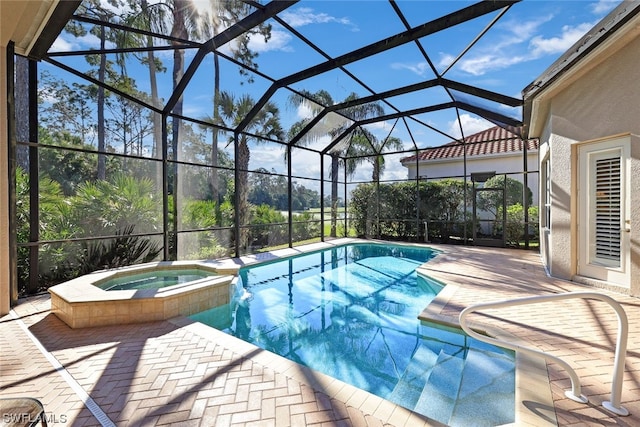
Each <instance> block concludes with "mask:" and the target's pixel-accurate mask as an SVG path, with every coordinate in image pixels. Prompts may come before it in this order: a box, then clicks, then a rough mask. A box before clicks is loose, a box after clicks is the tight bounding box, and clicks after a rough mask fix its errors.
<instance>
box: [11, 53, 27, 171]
mask: <svg viewBox="0 0 640 427" xmlns="http://www.w3.org/2000/svg"><path fill="white" fill-rule="evenodd" d="M15 70H16V71H15V73H16V74H15V76H16V77H15V78H16V83H15V87H14V89H15V115H16V140H17V141H20V142H29V60H28V59H27V58H25V57H24V56H19V55H16V56H15ZM16 164H17V166H18V167H20V168H22V169H23V170H24V171H25V172H27V173H28V172H29V147H27V146H26V145H17V146H16Z"/></svg>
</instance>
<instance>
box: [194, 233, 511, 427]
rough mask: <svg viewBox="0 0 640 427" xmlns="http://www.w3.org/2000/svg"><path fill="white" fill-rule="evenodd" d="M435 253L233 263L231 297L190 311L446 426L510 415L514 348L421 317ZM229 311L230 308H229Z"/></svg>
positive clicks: (431, 286)
mask: <svg viewBox="0 0 640 427" xmlns="http://www.w3.org/2000/svg"><path fill="white" fill-rule="evenodd" d="M434 255H435V253H434V252H433V251H431V250H429V249H426V248H418V247H411V246H400V245H378V244H352V245H346V246H341V247H336V248H331V249H327V250H324V251H320V252H314V253H309V254H306V255H301V256H296V257H293V258H286V259H282V260H278V261H276V262H270V263H266V264H260V265H256V266H253V267H247V268H242V269H241V270H240V280H239V283H238V290H237V292H236V295H235V296H234V298H233V300H232V301H231V307H228V306H227V307H218V308H214V309H210V310H207V311H204V312H201V313H198V314H195V315H193V316H191V317H192V318H193V319H194V320H197V321H200V322H202V323H205V324H208V325H210V326H213V327H215V328H217V329H220V330H222V331H224V332H226V333H228V334H230V335H234V336H236V337H238V338H241V339H243V340H245V341H248V342H250V343H253V344H255V345H257V346H259V347H261V348H264V349H266V350H269V351H272V352H275V353H277V354H280V355H282V356H284V357H286V358H288V359H290V360H293V361H295V362H298V363H301V364H303V365H306V366H308V367H310V368H313V369H315V370H317V371H320V372H323V373H325V374H327V375H330V376H332V377H334V378H337V379H340V380H342V381H344V382H346V383H349V384H352V385H354V386H356V387H359V388H361V389H364V390H367V391H369V392H371V393H373V394H376V395H378V396H380V397H383V398H385V399H387V400H390V401H393V402H395V403H397V404H399V405H402V406H404V407H406V408H408V409H411V410H413V411H415V412H418V413H421V414H423V415H426V416H428V417H430V418H432V419H435V420H438V421H440V422H443V423H445V424H449V425H452V426H469V425H474V426H484V425H486V426H493V425H499V424H505V423H511V422H513V421H514V384H515V369H514V355H513V353H512V352H510V351H508V350H504V349H501V348H497V347H494V346H490V345H488V344H485V343H482V342H479V341H477V340H474V339H472V338H470V337H468V336H467V335H465V334H464V333H463V332H462V331H460V330H458V329H454V328H447V327H443V326H438V325H436V324H430V323H425V322H420V321H419V320H418V319H417V316H418V315H419V313H420V312H421V311H422V310H423V309H424V308H425V307H426V306H427V305H428V304H429V302H430V301H431V300H433V298H435V296H436V295H437V294H438V292H439V291H440V290H441V289H442V287H443V285H441V284H440V283H437V282H435V281H433V280H430V279H428V278H425V277H423V276H420V275H417V274H416V271H415V270H416V268H417V267H418V266H420V265H421V264H423V263H424V262H426V261H428V260H429V259H430V258H432V257H433V256H434ZM229 313H231V316H229Z"/></svg>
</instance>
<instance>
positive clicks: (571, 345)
mask: <svg viewBox="0 0 640 427" xmlns="http://www.w3.org/2000/svg"><path fill="white" fill-rule="evenodd" d="M436 247H437V248H439V249H441V250H442V251H443V254H441V255H439V256H438V257H437V258H436V259H435V260H433V261H431V262H430V263H428V264H427V265H426V268H425V271H427V272H428V274H429V275H430V276H431V277H433V278H436V279H438V280H440V281H442V282H444V283H446V284H448V285H450V286H448V287H447V288H445V291H443V292H442V293H441V295H440V296H439V297H438V298H437V299H436V300H435V301H434V303H432V304H431V305H430V307H429V308H428V310H427V311H426V312H425V315H427V316H428V317H431V318H436V319H440V320H445V321H446V320H455V319H456V318H457V316H458V314H459V312H460V311H461V310H462V309H464V308H465V307H467V306H468V305H470V304H473V303H478V302H484V301H497V300H501V299H505V298H514V297H523V296H532V295H546V294H550V293H558V292H570V291H594V290H595V291H598V292H602V293H604V294H607V295H609V296H612V297H614V298H615V299H616V300H618V301H619V302H620V303H621V304H622V305H623V307H624V309H625V311H626V313H627V316H628V318H629V324H630V334H629V345H628V352H627V360H626V369H625V374H624V387H623V393H622V406H623V407H625V408H626V409H628V410H629V412H630V413H631V414H630V416H628V417H618V416H615V415H613V414H611V413H610V412H608V411H606V410H605V409H604V408H603V407H602V406H601V403H602V401H603V400H608V399H609V393H610V386H611V384H610V383H611V372H612V366H613V352H614V347H615V341H616V332H617V330H616V316H615V313H614V311H613V310H612V309H611V308H610V307H608V306H607V305H606V304H603V303H601V302H598V301H594V300H587V301H581V300H576V301H574V300H572V301H563V302H557V303H553V304H552V303H545V304H540V305H535V306H522V307H517V308H511V309H504V310H496V311H491V312H487V315H477V316H476V317H474V321H476V323H478V324H480V325H485V326H486V327H487V330H489V331H491V330H498V331H501V332H504V333H505V334H511V335H513V336H516V337H518V339H519V340H520V342H521V343H526V344H527V345H528V346H532V347H533V348H537V349H542V350H545V351H549V352H551V353H552V354H554V355H556V356H560V357H563V358H564V359H565V360H566V361H567V362H569V364H570V365H571V366H573V367H574V368H575V369H576V371H577V372H578V374H579V375H580V377H581V380H582V393H583V394H585V395H586V396H587V397H588V398H589V399H590V402H589V403H588V404H586V405H583V404H579V403H576V402H573V401H572V400H569V399H567V398H566V397H565V396H564V391H565V390H567V389H570V381H569V377H568V375H567V374H566V373H565V372H563V370H562V369H561V368H560V367H559V366H557V365H555V364H552V363H550V364H547V369H548V377H549V381H550V382H546V381H545V382H544V384H546V386H545V387H537V388H536V389H534V390H527V384H531V383H529V382H528V380H527V376H528V375H529V373H528V369H527V366H522V367H521V366H519V369H520V368H522V369H520V371H521V372H522V373H521V374H520V373H519V374H518V375H520V377H521V381H519V384H520V386H521V387H522V390H519V391H518V392H517V400H518V401H517V402H516V405H517V411H518V414H519V415H518V419H517V424H518V425H556V424H557V425H561V426H574V425H575V426H577V425H580V426H583V425H625V426H633V425H640V299H638V298H632V297H629V296H625V295H623V294H620V293H616V292H609V291H604V290H597V289H594V288H591V287H586V286H581V285H578V284H575V283H570V282H566V281H561V280H555V279H551V278H549V277H547V276H546V274H545V272H544V269H543V268H542V266H541V263H540V260H539V256H538V254H537V253H533V252H526V251H518V250H508V249H489V248H475V247H459V246H437V245H436ZM49 308H50V302H49V298H48V296H47V295H42V296H37V297H33V298H29V299H27V300H24V301H21V302H20V304H18V305H17V306H16V307H14V311H13V313H12V315H7V316H4V317H2V318H0V374H1V375H0V397H9V396H16V397H18V396H20V397H27V396H28V397H35V398H38V399H40V400H41V401H42V403H43V404H44V405H45V408H46V411H47V417H48V421H49V425H50V426H100V425H105V426H109V425H117V426H156V425H158V426H160V425H162V426H164V425H176V426H191V425H193V426H226V425H229V426H278V427H280V426H334V425H338V426H383V425H396V426H402V425H407V426H420V425H438V424H437V423H435V422H432V421H429V420H427V419H425V418H424V417H421V416H419V415H417V414H413V413H411V412H410V411H407V410H405V409H403V408H400V407H397V406H396V405H393V404H391V403H390V402H387V401H385V400H383V399H380V398H377V397H376V396H373V395H370V394H368V393H366V392H363V391H359V390H357V389H355V388H354V387H351V386H346V385H344V384H343V383H340V382H339V381H336V380H333V379H330V378H328V377H325V376H323V375H322V374H318V373H316V372H313V371H311V370H308V369H305V368H301V367H297V365H295V364H292V363H291V362H288V361H286V360H283V359H282V358H280V357H279V356H275V355H273V354H271V353H269V352H266V351H264V350H261V349H258V348H256V347H253V346H251V345H249V344H246V343H243V342H241V341H239V340H237V339H235V338H233V337H228V336H226V335H224V334H222V333H220V332H219V331H216V330H213V329H211V328H208V327H206V326H204V325H200V324H198V323H193V322H191V321H189V320H188V319H184V318H177V319H172V320H171V321H163V322H154V323H144V324H137V325H123V326H117V327H99V328H85V329H70V328H69V327H67V326H66V324H64V323H63V322H61V321H60V320H59V319H58V318H57V317H55V315H53V314H51V313H50V312H49ZM598 325H605V326H606V330H605V332H602V331H601V329H600V327H599V326H598ZM545 331H547V332H545ZM32 338H33V339H32ZM34 339H35V340H34ZM541 363H542V366H543V368H544V363H543V362H541ZM545 380H546V375H545ZM545 389H546V390H545ZM545 395H548V396H550V399H549V400H548V404H546V403H544V402H545V400H544V396H545ZM90 409H92V410H93V412H92V411H91V410H90Z"/></svg>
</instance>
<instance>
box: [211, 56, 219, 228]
mask: <svg viewBox="0 0 640 427" xmlns="http://www.w3.org/2000/svg"><path fill="white" fill-rule="evenodd" d="M213 72H214V74H213V121H214V123H218V121H219V120H218V119H219V115H218V96H219V94H220V58H219V57H218V54H217V53H216V52H213ZM211 166H213V167H212V168H211V181H210V185H211V198H212V199H213V201H214V202H215V203H216V204H215V206H216V207H215V209H216V224H217V225H218V226H220V225H222V218H221V216H222V211H221V209H220V203H221V202H222V198H221V197H220V178H219V176H218V128H215V127H214V128H212V135H211Z"/></svg>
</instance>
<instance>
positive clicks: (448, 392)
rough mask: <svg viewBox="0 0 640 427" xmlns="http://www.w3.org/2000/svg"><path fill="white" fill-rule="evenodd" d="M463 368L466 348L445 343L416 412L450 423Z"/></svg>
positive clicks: (421, 395)
mask: <svg viewBox="0 0 640 427" xmlns="http://www.w3.org/2000/svg"><path fill="white" fill-rule="evenodd" d="M463 368H464V349H462V348H460V347H458V346H454V345H450V344H445V345H444V346H443V348H442V351H441V352H440V354H438V359H437V361H436V365H435V366H434V367H433V369H432V370H431V374H430V375H429V379H428V380H427V382H426V384H425V386H424V388H423V389H422V393H421V394H420V398H419V399H418V402H417V403H416V406H415V409H414V410H415V412H418V413H420V414H423V415H426V416H427V417H429V418H432V419H434V420H437V421H440V422H443V423H445V424H448V421H449V419H450V418H451V415H452V414H453V409H454V406H455V402H456V399H457V397H458V390H459V389H460V378H461V375H462V370H463Z"/></svg>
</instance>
